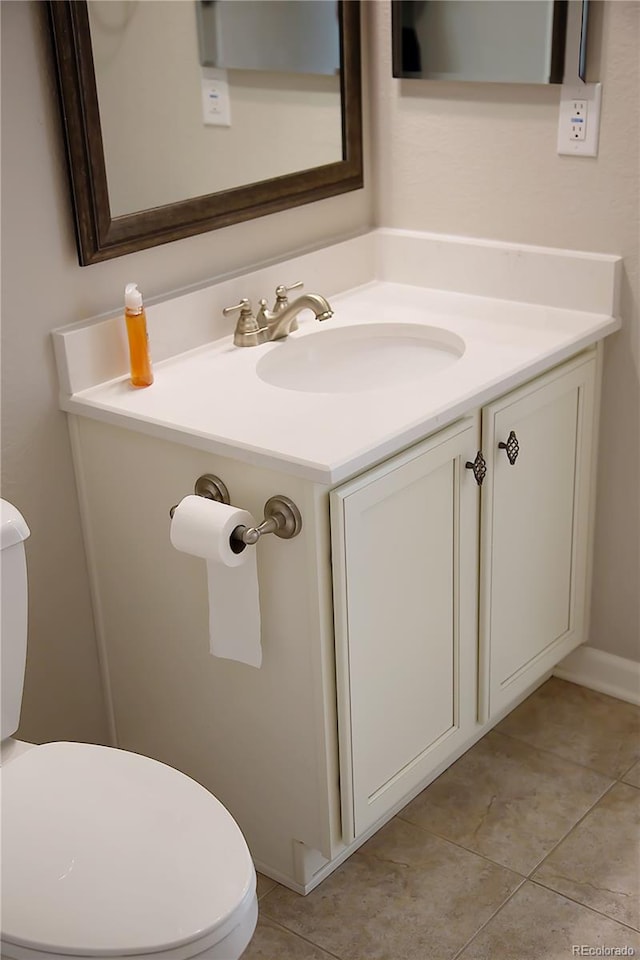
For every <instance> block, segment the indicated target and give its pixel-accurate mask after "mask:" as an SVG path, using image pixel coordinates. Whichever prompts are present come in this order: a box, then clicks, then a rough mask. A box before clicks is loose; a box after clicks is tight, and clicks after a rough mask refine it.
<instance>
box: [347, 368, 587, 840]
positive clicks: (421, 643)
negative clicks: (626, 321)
mask: <svg viewBox="0 0 640 960" xmlns="http://www.w3.org/2000/svg"><path fill="white" fill-rule="evenodd" d="M595 376H596V360H595V354H594V353H593V352H590V353H588V354H584V355H582V356H581V357H579V358H577V359H576V360H574V361H571V362H569V363H568V364H565V365H563V366H561V367H559V368H558V369H556V370H554V371H552V372H551V373H548V374H546V375H543V376H541V377H539V378H537V379H536V380H534V381H533V382H532V383H529V384H527V385H525V386H524V387H522V388H520V389H518V390H516V391H513V392H511V393H509V394H507V395H506V396H504V397H501V398H499V399H498V400H496V401H494V402H493V403H491V404H489V405H488V406H487V407H485V408H484V409H483V410H482V414H481V420H482V429H481V431H480V429H479V426H478V425H477V423H476V421H475V420H474V419H473V418H466V419H464V420H461V421H459V422H458V423H457V424H455V425H454V426H453V427H451V428H449V429H448V430H445V431H443V432H441V433H438V434H437V435H436V436H434V437H432V438H430V439H428V440H426V441H424V442H423V443H421V444H418V445H417V446H415V447H413V448H411V449H410V450H408V451H406V452H404V453H402V454H401V455H399V456H397V457H395V458H393V459H391V460H389V461H387V462H386V463H384V464H383V465H382V466H380V467H377V468H375V469H373V470H371V471H369V472H367V473H365V474H363V475H361V476H360V477H358V478H356V479H355V480H352V481H350V482H348V483H346V484H343V485H342V486H340V487H338V488H337V489H335V490H334V491H332V493H331V496H330V501H331V521H332V556H333V584H334V616H335V635H336V636H335V641H336V673H337V684H338V717H339V730H340V760H341V787H342V797H341V800H342V824H343V834H344V837H345V840H347V841H349V840H352V839H353V838H354V837H357V836H359V835H361V834H362V833H363V832H365V831H366V830H367V829H368V828H369V827H370V826H371V824H373V823H375V821H376V820H378V819H379V818H380V817H382V816H384V814H385V813H386V812H387V811H388V810H390V809H391V808H392V807H393V806H394V805H397V803H398V801H399V800H401V799H402V798H403V797H405V796H407V794H409V793H411V791H414V792H415V788H416V787H417V786H419V785H420V784H421V783H424V782H425V781H427V780H428V779H429V778H430V777H433V775H434V773H437V772H438V771H439V770H440V769H442V762H443V760H446V759H447V757H451V758H453V757H454V755H455V754H456V751H458V752H459V747H460V745H463V746H464V744H465V742H466V743H468V742H469V739H470V738H473V736H474V731H477V730H478V724H481V725H485V724H486V723H487V721H489V720H490V719H493V718H497V717H499V716H500V715H503V714H504V712H505V709H508V707H509V706H510V705H513V704H515V703H516V702H517V700H518V698H519V697H521V696H522V694H523V693H526V692H528V690H530V689H531V687H532V685H534V684H535V683H536V681H538V680H539V679H540V678H542V677H544V676H545V675H546V674H547V673H548V672H549V671H550V669H551V668H552V667H553V666H555V664H556V663H558V661H559V660H560V659H561V658H562V657H564V656H565V655H566V654H567V653H568V652H569V651H570V650H572V649H573V648H574V647H575V646H577V645H578V644H579V643H581V642H583V640H584V623H585V608H586V600H587V575H588V570H587V566H588V533H589V509H590V490H591V475H592V444H593V433H594V426H595V424H594V412H595V409H594V395H595ZM478 449H479V450H480V451H482V453H479V454H478V460H479V462H481V463H482V467H483V468H484V467H486V474H485V472H484V469H482V470H481V474H480V475H479V476H478V478H477V479H476V478H475V477H474V473H473V471H472V470H471V469H469V468H470V467H471V464H472V463H473V460H474V459H475V456H476V450H478ZM483 461H484V462H483ZM512 461H513V462H512ZM465 467H466V468H467V469H465ZM478 480H481V481H482V483H481V485H480V484H479V483H478ZM478 544H479V554H480V556H479V558H478ZM478 608H479V612H480V629H479V630H478V620H477V611H478Z"/></svg>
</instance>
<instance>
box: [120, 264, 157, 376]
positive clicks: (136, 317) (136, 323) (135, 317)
mask: <svg viewBox="0 0 640 960" xmlns="http://www.w3.org/2000/svg"><path fill="white" fill-rule="evenodd" d="M124 316H125V320H126V323H127V338H128V340H129V360H130V366H131V383H132V385H133V386H134V387H150V386H151V384H152V383H153V369H152V367H151V357H150V355H149V334H148V332H147V317H146V314H145V311H144V306H143V303H142V294H141V293H140V291H139V290H138V285H137V284H136V283H128V284H127V285H126V287H125V289H124Z"/></svg>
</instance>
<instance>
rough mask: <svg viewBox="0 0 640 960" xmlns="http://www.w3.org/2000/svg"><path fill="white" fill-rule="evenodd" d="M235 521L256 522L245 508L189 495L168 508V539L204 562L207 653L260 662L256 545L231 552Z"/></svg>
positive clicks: (249, 524) (254, 663)
mask: <svg viewBox="0 0 640 960" xmlns="http://www.w3.org/2000/svg"><path fill="white" fill-rule="evenodd" d="M238 526H245V527H255V526H256V521H255V519H254V518H253V517H252V516H251V514H250V513H248V512H247V511H246V510H239V509H238V508H237V507H232V506H228V505H227V504H226V503H218V501H216V500H208V499H207V498H205V497H197V496H189V497H185V498H184V499H183V500H181V501H180V503H179V504H178V506H177V507H176V509H175V511H174V513H173V518H172V520H171V529H170V539H171V543H172V545H173V546H174V547H175V548H176V550H180V551H181V552H182V553H189V554H191V555H192V556H195V557H201V558H202V559H203V560H206V561H207V581H208V592H209V649H210V651H211V653H212V654H213V655H214V656H217V657H225V658H227V659H229V660H239V661H241V662H242V663H247V664H249V665H250V666H252V667H260V665H261V664H262V646H261V644H260V601H259V594H258V570H257V564H256V548H255V546H248V547H245V548H244V550H243V551H242V552H241V553H236V552H234V550H233V549H232V547H231V534H232V533H233V531H234V530H235V528H236V527H238Z"/></svg>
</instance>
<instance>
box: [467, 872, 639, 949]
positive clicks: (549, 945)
mask: <svg viewBox="0 0 640 960" xmlns="http://www.w3.org/2000/svg"><path fill="white" fill-rule="evenodd" d="M582 946H583V947H585V948H587V950H588V948H589V947H591V948H596V949H597V948H601V949H602V948H603V947H620V948H621V947H630V948H631V949H632V950H634V951H635V956H638V954H639V953H640V936H638V934H637V933H634V931H633V930H629V928H628V927H623V926H622V925H621V924H619V923H616V922H615V921H614V920H610V919H608V918H607V917H603V916H601V915H600V914H599V913H594V912H593V911H592V910H587V908H586V907H581V906H580V905H579V904H577V903H572V901H571V900H567V899H566V898H565V897H561V896H560V895H559V894H557V893H552V892H551V891H550V890H545V889H544V888H543V887H538V886H536V884H534V883H530V882H527V883H525V884H523V886H522V887H521V888H520V889H519V890H518V891H517V893H516V894H515V895H514V896H513V897H512V898H511V900H510V901H509V902H508V903H507V904H506V905H505V906H504V907H503V908H502V910H500V912H499V913H498V914H497V915H496V916H495V917H494V918H493V919H492V920H491V921H490V922H489V923H488V924H487V925H486V927H485V928H484V930H482V931H481V932H480V933H479V934H478V935H477V936H476V937H475V939H474V940H472V941H471V943H470V944H469V946H468V947H467V948H466V949H465V950H463V951H462V953H461V954H460V956H459V960H570V958H571V957H573V956H580V954H579V953H577V952H574V949H573V948H574V947H576V948H578V949H579V948H580V947H582ZM597 955H598V954H595V953H594V954H591V956H597ZM599 955H600V956H602V955H603V954H602V953H600V954H599ZM633 955H634V954H633V953H631V956H633ZM582 956H589V953H588V952H586V951H583V953H582Z"/></svg>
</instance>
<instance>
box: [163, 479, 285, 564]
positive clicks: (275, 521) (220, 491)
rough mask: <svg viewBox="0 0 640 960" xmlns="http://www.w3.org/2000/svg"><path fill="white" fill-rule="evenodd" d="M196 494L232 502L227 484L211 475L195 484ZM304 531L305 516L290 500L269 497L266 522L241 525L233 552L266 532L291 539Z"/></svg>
mask: <svg viewBox="0 0 640 960" xmlns="http://www.w3.org/2000/svg"><path fill="white" fill-rule="evenodd" d="M193 492H194V493H195V495H196V496H197V497H205V498H206V499H207V500H217V501H218V502H219V503H226V504H230V503H231V498H230V496H229V491H228V490H227V487H226V484H225V483H224V482H223V481H222V480H220V478H219V477H216V476H214V474H212V473H203V475H202V476H201V477H198V479H197V480H196V482H195V485H194V488H193ZM177 506H178V505H177V504H176V505H175V506H173V507H171V509H170V510H169V516H170V517H173V514H174V513H175V510H176V507H177ZM301 530H302V514H301V513H300V511H299V510H298V508H297V506H296V505H295V503H294V502H293V500H291V499H290V498H289V497H285V496H284V494H276V496H275V497H269V499H268V500H267V502H266V503H265V505H264V520H263V521H262V523H259V524H258V526H257V527H245V526H242V525H241V526H239V527H236V528H235V530H234V531H233V532H232V534H231V544H232V549H233V548H234V545H237V552H238V553H239V552H240V551H242V550H244V548H245V547H246V546H250V545H251V544H254V543H257V542H258V540H259V539H260V537H262V536H264V534H265V533H275V535H276V537H281V538H282V539H283V540H291V539H292V538H293V537H297V536H298V534H299V533H300V531H301Z"/></svg>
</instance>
